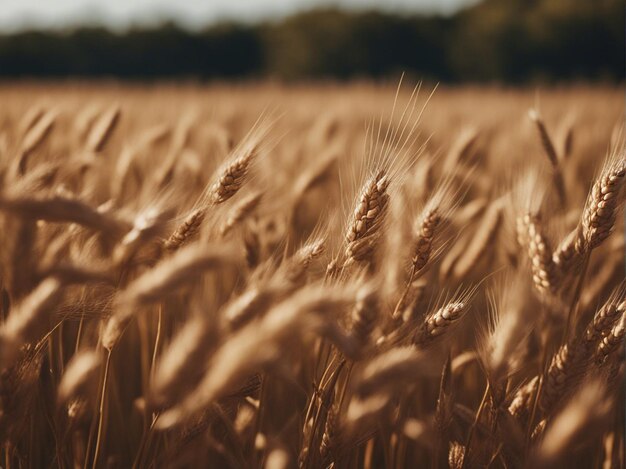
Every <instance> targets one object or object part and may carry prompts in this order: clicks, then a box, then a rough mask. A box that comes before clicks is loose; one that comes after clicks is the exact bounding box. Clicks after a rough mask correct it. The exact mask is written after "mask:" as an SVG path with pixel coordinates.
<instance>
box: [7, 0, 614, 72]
mask: <svg viewBox="0 0 626 469" xmlns="http://www.w3.org/2000/svg"><path fill="white" fill-rule="evenodd" d="M624 44H625V39H624V6H623V4H622V0H594V1H587V0H485V1H483V2H482V3H480V4H478V5H475V6H473V7H470V8H467V9H465V10H462V11H460V12H458V13H456V14H454V15H452V16H449V17H438V16H400V15H392V14H384V13H380V12H360V13H354V12H350V13H349V12H344V11H340V10H334V9H323V10H314V11H310V12H306V13H301V14H297V15H294V16H291V17H288V18H286V19H284V20H281V21H278V22H269V23H262V24H258V25H253V26H244V25H238V24H220V25H216V26H213V27H210V28H208V29H206V30H203V31H199V32H197V31H194V32H191V31H187V30H185V29H183V28H180V27H178V26H176V25H175V24H170V23H168V24H164V25H162V26H160V27H156V28H148V29H146V28H143V29H136V28H135V29H130V30H128V31H126V32H124V33H114V32H111V31H108V30H106V29H103V28H94V27H90V28H87V27H85V28H79V29H75V30H72V31H65V32H59V31H26V32H20V33H14V34H10V35H0V77H3V78H9V79H11V78H17V77H68V76H72V77H103V76H113V77H121V78H137V79H151V78H167V77H177V78H179V77H187V78H200V79H209V78H246V77H252V78H260V77H268V76H269V77H274V78H281V79H287V80H291V79H302V78H339V79H346V78H354V77H366V76H367V77H384V76H387V75H390V74H395V73H397V72H398V71H400V70H403V71H408V72H411V73H414V74H416V75H418V76H420V77H423V78H426V79H435V80H441V81H444V82H458V81H473V82H484V81H503V82H509V83H524V82H529V81H536V80H548V81H564V80H598V79H600V80H611V81H621V80H623V78H624Z"/></svg>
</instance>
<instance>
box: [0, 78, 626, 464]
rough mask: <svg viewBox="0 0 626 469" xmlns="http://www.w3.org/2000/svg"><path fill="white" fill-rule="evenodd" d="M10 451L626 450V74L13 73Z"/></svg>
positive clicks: (1, 420)
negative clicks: (250, 79) (523, 78)
mask: <svg viewBox="0 0 626 469" xmlns="http://www.w3.org/2000/svg"><path fill="white" fill-rule="evenodd" d="M0 103H1V106H0V170H1V174H2V185H1V190H0V223H1V226H2V230H1V231H0V234H1V237H2V242H1V243H0V268H1V270H0V274H1V277H0V279H1V282H0V286H1V295H2V298H1V299H2V301H1V303H0V307H1V321H2V322H1V325H0V372H1V375H0V442H1V452H0V455H1V458H0V466H2V468H3V469H9V468H11V469H13V468H26V467H28V468H40V467H41V468H44V467H61V468H67V467H74V468H87V467H103V468H104V467H107V468H109V467H111V468H117V467H120V468H126V467H138V468H143V467H146V468H148V467H155V468H157V467H216V468H223V467H233V468H246V467H265V468H269V469H279V468H290V467H302V468H328V467H334V468H361V467H363V468H378V467H387V468H403V467H451V468H456V469H458V468H472V467H493V468H497V467H502V468H516V467H528V468H541V467H545V468H548V467H562V466H567V467H581V468H582V467H585V468H586V467H596V468H603V469H608V468H617V467H623V466H624V411H625V410H624V385H623V380H624V360H623V339H624V333H625V325H626V296H625V285H624V282H623V278H624V218H623V205H624V198H625V195H624V190H623V185H624V178H625V176H626V156H625V155H626V154H625V146H624V138H623V135H622V125H623V120H622V119H623V108H624V103H623V94H622V91H620V90H619V89H618V88H609V87H595V88H594V87H584V86H573V87H568V88H547V89H539V90H536V89H528V90H520V89H507V88H502V89H500V88H496V87H487V88H472V87H464V88H446V87H444V86H441V87H436V86H433V85H426V84H424V85H421V86H420V85H419V84H418V85H415V84H413V83H409V80H404V82H402V83H401V84H400V86H398V87H396V86H395V84H391V85H373V84H369V83H365V82H364V83H354V84H350V85H336V84H320V85H298V86H284V85H278V84H248V85H226V84H222V85H219V84H216V85H211V86H199V85H193V84H186V85H180V86H175V85H165V84H162V85H150V86H139V85H136V86H133V85H118V84H115V83H102V84H80V83H77V84H71V83H65V84H50V85H43V84H36V83H33V84H26V83H21V84H15V85H11V84H4V85H2V86H0Z"/></svg>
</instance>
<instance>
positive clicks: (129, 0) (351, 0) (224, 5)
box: [0, 0, 477, 33]
mask: <svg viewBox="0 0 626 469" xmlns="http://www.w3.org/2000/svg"><path fill="white" fill-rule="evenodd" d="M476 1H477V0H173V1H172V0H105V1H103V0H0V33H2V32H4V33H6V32H12V31H17V30H20V29H27V28H32V27H35V28H65V27H71V26H75V25H80V24H98V25H105V26H108V27H111V28H114V29H124V28H125V27H128V26H130V25H137V24H143V25H150V24H156V23H160V22H162V21H164V20H174V21H176V22H177V23H180V24H182V25H184V26H187V27H189V28H198V27H202V26H205V25H207V24H210V23H214V22H216V21H219V20H238V21H246V22H254V21H259V20H266V19H272V18H279V17H281V16H284V15H288V14H290V13H294V12H296V11H301V10H306V9H311V8H314V7H318V6H328V5H333V6H340V7H343V8H349V9H369V8H376V9H381V10H386V11H392V12H393V11H395V12H407V13H442V14H448V13H452V12H454V11H456V10H458V9H459V8H461V7H463V6H465V5H468V4H471V3H475V2H476Z"/></svg>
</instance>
